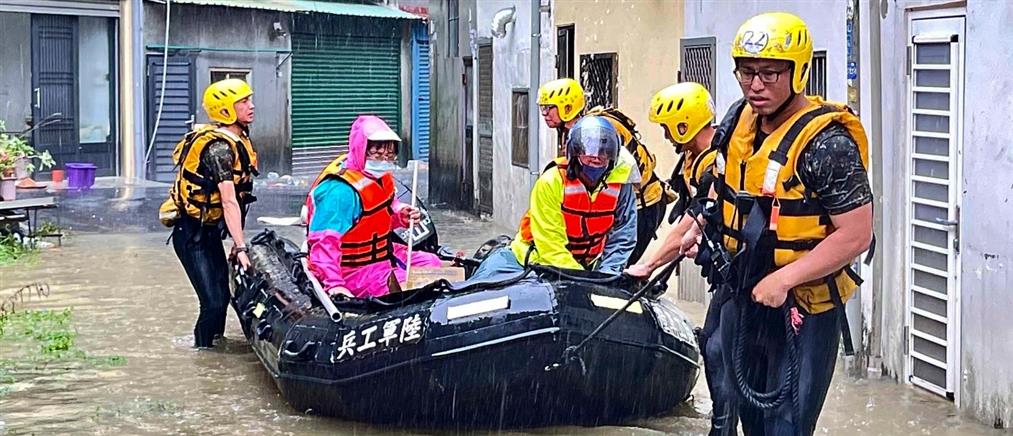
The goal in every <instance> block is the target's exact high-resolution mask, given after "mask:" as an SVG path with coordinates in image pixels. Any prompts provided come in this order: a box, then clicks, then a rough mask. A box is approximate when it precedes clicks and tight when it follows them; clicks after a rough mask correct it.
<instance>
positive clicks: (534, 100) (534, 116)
mask: <svg viewBox="0 0 1013 436" xmlns="http://www.w3.org/2000/svg"><path fill="white" fill-rule="evenodd" d="M550 1H551V0H550ZM541 40H542V2H541V0H532V1H531V71H530V72H529V76H528V77H529V80H530V82H531V84H530V85H529V86H528V175H529V176H528V178H529V181H528V183H529V188H530V187H533V186H535V180H537V179H538V174H539V172H538V169H539V163H538V161H539V159H538V153H540V152H541V147H539V142H540V141H539V140H538V138H539V136H540V135H539V134H538V132H539V128H540V126H541V122H539V118H540V115H541V112H540V111H539V110H538V85H540V83H541V82H540V79H541V69H542V62H541V60H542V43H541Z"/></svg>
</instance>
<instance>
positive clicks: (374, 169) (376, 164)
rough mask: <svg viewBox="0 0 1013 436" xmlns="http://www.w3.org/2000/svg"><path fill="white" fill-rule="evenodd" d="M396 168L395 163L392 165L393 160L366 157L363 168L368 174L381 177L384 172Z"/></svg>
mask: <svg viewBox="0 0 1013 436" xmlns="http://www.w3.org/2000/svg"><path fill="white" fill-rule="evenodd" d="M396 168H397V165H394V162H391V161H387V160H372V159H368V160H366V166H365V168H364V170H365V171H366V173H368V174H369V175H371V176H373V177H377V178H379V177H383V175H384V174H387V173H389V172H391V171H394V169H396Z"/></svg>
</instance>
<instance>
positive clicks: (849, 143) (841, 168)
mask: <svg viewBox="0 0 1013 436" xmlns="http://www.w3.org/2000/svg"><path fill="white" fill-rule="evenodd" d="M758 122H759V121H758ZM768 136H770V135H768V134H766V133H763V132H762V131H761V130H760V128H759V125H757V129H756V138H755V139H754V141H753V152H754V153H755V152H756V151H757V150H759V149H760V146H761V145H762V144H763V141H764V140H766V139H767V137H768ZM796 171H798V178H799V180H800V181H801V182H802V185H803V186H805V187H806V189H808V190H810V191H811V192H812V193H813V194H815V195H816V199H817V201H819V203H820V205H821V206H823V208H824V209H826V210H827V213H829V214H830V215H840V214H842V213H845V212H850V211H852V210H855V209H857V208H858V207H859V206H863V205H866V204H869V203H872V187H871V186H870V185H869V175H868V173H867V171H866V170H865V166H864V165H862V156H861V154H859V151H858V144H857V143H855V140H854V139H853V138H852V137H851V134H849V133H848V130H847V129H846V128H845V127H844V126H843V125H841V124H840V123H836V122H835V123H831V124H830V125H829V126H827V127H826V128H825V129H823V131H821V132H820V133H818V134H816V137H814V138H813V139H812V141H809V144H807V145H806V146H805V148H804V149H803V150H802V153H801V154H800V155H799V157H798V164H797V165H796Z"/></svg>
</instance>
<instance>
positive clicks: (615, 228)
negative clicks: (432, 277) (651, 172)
mask: <svg viewBox="0 0 1013 436" xmlns="http://www.w3.org/2000/svg"><path fill="white" fill-rule="evenodd" d="M635 165H636V164H635V163H634V162H633V157H632V156H630V155H629V154H628V153H622V152H621V150H620V148H619V136H618V135H617V134H616V131H615V128H613V127H612V125H611V124H610V123H609V122H608V121H606V120H605V119H603V118H601V117H584V118H582V119H581V120H580V121H578V122H577V123H576V124H575V125H574V126H573V130H572V131H571V132H570V135H569V139H568V140H567V142H566V157H561V158H557V159H556V160H555V161H554V162H553V164H551V165H550V166H549V167H548V168H547V169H546V170H545V171H544V172H543V173H542V175H541V176H539V178H538V180H537V181H535V186H534V187H533V188H532V190H531V205H530V207H529V208H528V211H527V212H526V213H525V214H524V217H523V218H522V219H521V224H520V229H519V230H518V232H517V236H516V237H515V238H514V240H513V242H511V244H510V245H509V246H506V247H502V248H500V249H497V250H496V251H493V252H492V253H490V254H489V256H488V257H487V258H486V259H485V261H483V262H482V264H481V265H479V267H478V269H477V270H476V271H475V273H474V274H473V275H472V277H471V279H470V280H472V281H480V280H484V279H487V278H489V277H492V276H496V275H502V274H512V273H517V272H520V271H521V270H523V268H524V267H523V265H525V264H527V263H529V262H530V263H535V264H541V265H549V266H554V267H557V268H566V269H577V270H589V271H598V272H603V273H606V274H619V273H620V272H621V271H622V270H623V268H624V267H625V265H626V263H627V262H628V261H629V257H630V253H632V252H633V247H634V245H635V242H634V238H635V237H636V232H637V230H636V224H637V222H636V217H635V213H636V204H635V201H636V200H635V199H634V194H633V186H635V185H636V184H637V183H639V182H640V179H639V173H637V170H636V166H635Z"/></svg>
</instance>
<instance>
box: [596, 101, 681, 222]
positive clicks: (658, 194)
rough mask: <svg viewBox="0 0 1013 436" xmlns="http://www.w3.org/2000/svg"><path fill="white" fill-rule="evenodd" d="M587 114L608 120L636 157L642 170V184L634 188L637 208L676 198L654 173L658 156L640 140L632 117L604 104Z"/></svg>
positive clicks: (638, 166)
mask: <svg viewBox="0 0 1013 436" xmlns="http://www.w3.org/2000/svg"><path fill="white" fill-rule="evenodd" d="M585 115H590V116H600V117H604V118H605V119H606V120H608V121H609V123H611V124H612V126H613V127H615V129H616V132H618V133H619V139H620V142H622V143H623V144H624V146H625V147H626V149H627V150H629V152H630V154H632V155H633V157H634V159H636V161H637V169H639V170H640V186H638V187H637V189H635V190H634V193H636V195H637V209H643V208H645V207H648V206H653V205H654V204H656V203H658V202H659V201H662V200H663V199H664V200H665V201H666V202H671V201H673V200H674V199H675V192H674V191H672V190H671V189H669V188H668V186H666V184H665V183H664V182H662V181H661V179H660V178H658V176H657V175H655V174H654V169H655V168H656V167H657V166H658V162H657V158H656V157H655V156H654V153H651V150H648V149H647V146H646V145H644V143H643V142H640V133H639V132H637V128H636V126H637V125H636V123H634V122H633V120H632V119H630V117H628V116H626V115H625V114H623V113H622V112H620V111H619V110H618V109H615V108H611V107H602V106H595V107H594V108H592V109H591V110H589V111H588V112H587V114H585Z"/></svg>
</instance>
